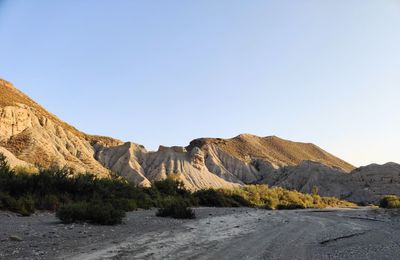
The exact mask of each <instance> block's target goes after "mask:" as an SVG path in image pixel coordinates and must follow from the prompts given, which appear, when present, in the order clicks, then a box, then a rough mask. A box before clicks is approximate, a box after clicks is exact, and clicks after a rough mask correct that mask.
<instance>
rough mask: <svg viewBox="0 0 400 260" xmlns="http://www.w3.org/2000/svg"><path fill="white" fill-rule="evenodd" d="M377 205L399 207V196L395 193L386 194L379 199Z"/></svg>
mask: <svg viewBox="0 0 400 260" xmlns="http://www.w3.org/2000/svg"><path fill="white" fill-rule="evenodd" d="M379 206H380V207H381V208H387V209H395V208H400V197H398V196H395V195H389V196H386V197H384V198H383V199H381V201H380V204H379Z"/></svg>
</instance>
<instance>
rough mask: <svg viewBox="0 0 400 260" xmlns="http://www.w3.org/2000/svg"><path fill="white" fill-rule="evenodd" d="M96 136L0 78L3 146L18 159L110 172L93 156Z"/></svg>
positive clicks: (0, 139)
mask: <svg viewBox="0 0 400 260" xmlns="http://www.w3.org/2000/svg"><path fill="white" fill-rule="evenodd" d="M95 139H96V137H93V136H89V135H86V134H84V133H81V132H79V131H78V130H76V129H75V128H73V127H72V126H69V125H68V124H66V123H65V122H62V121H61V120H59V119H58V118H57V117H55V116H54V115H52V114H50V113H49V112H47V111H46V110H45V109H43V108H42V107H41V106H40V105H38V104H37V103H35V102H34V101H33V100H31V99H30V98H29V97H27V96H26V95H24V94H23V93H21V92H20V91H18V90H17V89H16V88H14V87H13V86H12V85H11V84H10V83H8V82H5V81H0V146H1V147H3V149H7V150H8V151H9V152H10V153H12V154H13V156H15V157H16V158H18V159H19V160H22V161H25V162H28V163H30V164H35V165H40V166H42V167H49V166H58V167H64V166H66V167H70V168H72V169H74V170H76V171H77V172H92V173H95V174H98V175H100V176H107V175H108V170H107V169H106V168H105V167H104V166H103V165H101V164H100V163H99V162H98V161H96V160H95V159H94V156H93V155H94V152H95V150H94V148H93V146H92V144H91V142H95ZM99 139H100V141H101V140H102V138H99ZM100 141H99V142H100Z"/></svg>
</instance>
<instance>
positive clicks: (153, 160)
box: [95, 143, 238, 190]
mask: <svg viewBox="0 0 400 260" xmlns="http://www.w3.org/2000/svg"><path fill="white" fill-rule="evenodd" d="M96 149H97V152H96V155H95V158H96V159H97V160H98V161H99V162H101V163H102V164H103V165H104V166H106V167H107V168H109V169H110V170H112V171H113V172H115V173H117V174H118V175H121V176H123V177H125V178H127V179H128V180H131V181H133V182H135V183H138V184H141V185H146V186H147V185H150V183H151V182H153V181H157V180H162V179H165V178H167V176H173V177H174V178H177V179H180V180H182V181H183V182H184V184H185V186H186V187H187V188H189V189H192V190H197V189H201V188H209V187H225V188H229V187H234V186H237V185H238V184H235V183H232V182H228V181H226V180H224V179H223V178H220V177H218V176H217V175H215V174H213V173H212V172H210V171H209V170H208V169H207V167H206V166H205V164H204V153H203V152H202V151H201V150H200V149H193V150H192V151H191V152H190V153H189V152H187V151H186V149H185V148H184V147H165V146H160V148H159V150H158V151H157V152H147V151H146V149H145V148H144V147H143V146H141V145H137V144H134V143H125V144H123V145H120V146H115V147H110V148H104V147H96Z"/></svg>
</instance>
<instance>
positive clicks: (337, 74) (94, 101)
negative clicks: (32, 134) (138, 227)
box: [0, 0, 400, 165]
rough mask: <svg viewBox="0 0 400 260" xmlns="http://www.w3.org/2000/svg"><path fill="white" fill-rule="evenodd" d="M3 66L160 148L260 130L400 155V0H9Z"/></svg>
mask: <svg viewBox="0 0 400 260" xmlns="http://www.w3.org/2000/svg"><path fill="white" fill-rule="evenodd" d="M0 77H2V78H4V79H7V80H9V81H12V82H13V83H14V85H15V86H16V87H18V88H19V89H21V90H22V91H24V92H25V93H27V94H28V95H30V96H31V97H32V98H34V99H35V100H37V101H38V102H39V103H41V104H42V105H43V106H45V107H46V108H47V109H48V110H50V111H51V112H53V113H55V114H56V115H58V116H59V117H60V118H62V119H63V120H65V121H67V122H69V123H71V124H72V125H74V126H76V127H78V128H79V129H81V130H83V131H85V132H88V133H93V134H101V135H108V136H113V137H117V138H120V139H122V140H126V141H127V140H131V141H134V142H137V143H141V144H143V145H145V146H146V147H147V148H148V149H156V148H157V147H158V145H159V144H164V145H187V144H188V142H189V141H190V140H191V139H193V138H196V137H205V136H210V137H232V136H235V135H237V134H239V133H253V134H257V135H261V136H267V135H277V136H280V137H283V138H287V139H291V140H297V141H305V142H313V143H316V144H318V145H319V146H321V147H322V148H324V149H326V150H328V151H330V152H332V153H334V154H335V155H337V156H339V157H342V158H344V159H345V160H348V161H349V162H351V163H353V164H355V165H365V164H368V163H371V162H378V163H384V162H387V161H396V162H400V152H399V149H400V148H399V147H400V115H399V112H400V1H398V0H392V1H390V0H374V1H371V0H343V1H338V0H327V1H321V0H308V1H306V0H299V1H294V0H292V1H285V0H276V1H268V0H260V1H258V0H252V1H248V0H241V1H236V0H198V1H194V0H193V1H185V0H179V1H176V0H168V1H164V0H158V1H155V0H141V1H139V0H85V1H82V0H58V1H54V0H31V1H28V0H0Z"/></svg>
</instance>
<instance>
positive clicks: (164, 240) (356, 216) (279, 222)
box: [0, 208, 400, 260]
mask: <svg viewBox="0 0 400 260" xmlns="http://www.w3.org/2000/svg"><path fill="white" fill-rule="evenodd" d="M195 211H196V215H197V216H198V218H197V219H195V220H174V219H165V218H157V217H155V211H154V210H149V211H137V212H131V213H128V215H127V218H126V219H125V223H124V224H123V225H118V226H112V227H106V226H92V225H85V224H74V225H63V224H61V223H60V222H59V221H58V220H57V219H56V218H55V216H54V214H51V213H38V214H35V215H33V216H31V217H18V216H16V215H15V214H13V213H9V212H0V223H1V226H0V259H79V260H80V259H396V258H398V256H399V255H400V212H399V211H387V210H382V209H368V208H361V209H355V210H343V209H335V210H295V211H267V210H260V209H248V208H237V209H227V208H198V209H195Z"/></svg>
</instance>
